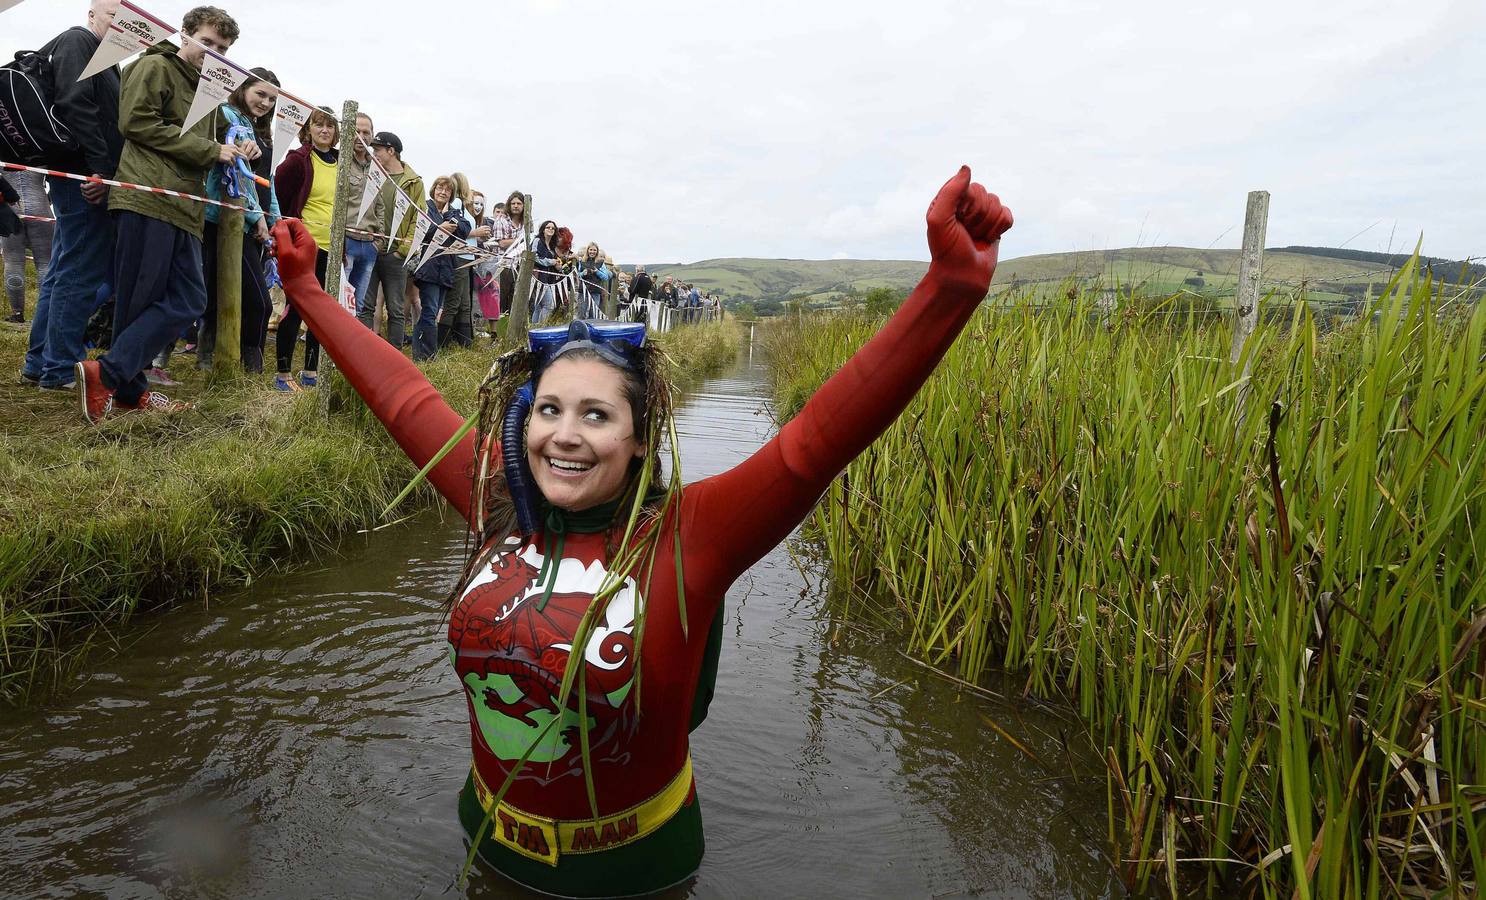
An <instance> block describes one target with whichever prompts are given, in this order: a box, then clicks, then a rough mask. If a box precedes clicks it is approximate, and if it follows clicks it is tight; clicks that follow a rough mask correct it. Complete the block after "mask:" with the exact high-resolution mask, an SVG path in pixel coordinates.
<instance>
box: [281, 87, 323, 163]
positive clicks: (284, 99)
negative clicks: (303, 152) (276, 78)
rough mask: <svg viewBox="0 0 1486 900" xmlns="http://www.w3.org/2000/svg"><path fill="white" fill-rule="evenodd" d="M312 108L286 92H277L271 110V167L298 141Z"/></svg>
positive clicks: (282, 158)
mask: <svg viewBox="0 0 1486 900" xmlns="http://www.w3.org/2000/svg"><path fill="white" fill-rule="evenodd" d="M313 108H314V107H313V106H311V105H310V104H309V103H306V102H305V101H303V100H301V99H299V98H298V97H296V96H294V95H293V94H291V93H289V92H288V91H279V100H278V103H276V104H275V105H274V108H273V167H274V170H275V171H277V170H278V168H279V163H281V162H283V161H284V157H286V156H288V155H289V151H290V150H293V149H294V146H295V144H296V143H298V141H299V130H300V129H301V128H303V127H304V123H306V122H308V121H309V120H310V111H311V110H312V109H313Z"/></svg>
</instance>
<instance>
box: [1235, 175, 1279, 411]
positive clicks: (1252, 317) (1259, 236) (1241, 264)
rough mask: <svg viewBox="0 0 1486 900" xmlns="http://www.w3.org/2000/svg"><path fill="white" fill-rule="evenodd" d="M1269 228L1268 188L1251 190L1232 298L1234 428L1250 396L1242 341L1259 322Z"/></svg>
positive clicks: (1248, 368) (1246, 362) (1246, 359)
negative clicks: (1237, 373) (1239, 366)
mask: <svg viewBox="0 0 1486 900" xmlns="http://www.w3.org/2000/svg"><path fill="white" fill-rule="evenodd" d="M1268 227H1269V191H1250V192H1249V204H1248V209H1247V210H1246V211H1245V213H1244V223H1243V252H1242V254H1241V255H1240V256H1239V260H1238V294H1237V296H1235V298H1234V310H1233V313H1234V317H1233V349H1232V350H1231V351H1230V352H1229V359H1230V361H1231V362H1232V363H1233V364H1234V365H1237V364H1238V362H1239V360H1240V359H1242V360H1243V372H1242V373H1241V375H1240V376H1239V377H1240V378H1241V379H1242V382H1243V383H1242V384H1240V385H1239V387H1238V391H1237V392H1235V397H1234V403H1235V404H1236V408H1237V410H1238V417H1237V419H1236V422H1237V425H1236V428H1237V430H1239V431H1241V430H1242V429H1243V425H1244V406H1245V404H1246V402H1247V400H1248V395H1249V370H1250V368H1251V360H1250V359H1248V358H1244V344H1246V343H1247V342H1248V340H1249V336H1250V335H1252V334H1253V333H1254V329H1255V328H1257V327H1258V325H1259V280H1260V278H1261V277H1262V276H1263V274H1264V239H1265V234H1266V231H1267V229H1268Z"/></svg>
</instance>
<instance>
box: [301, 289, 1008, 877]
mask: <svg viewBox="0 0 1486 900" xmlns="http://www.w3.org/2000/svg"><path fill="white" fill-rule="evenodd" d="M949 285H953V286H952V287H951V286H949ZM286 290H287V292H288V294H289V296H290V298H291V299H292V300H293V301H294V303H295V305H296V306H297V307H298V308H299V310H300V311H301V313H302V314H303V315H304V318H305V320H306V321H307V322H308V323H309V325H310V327H311V328H312V329H313V330H314V332H315V333H316V334H317V335H319V336H320V339H321V341H322V342H323V344H324V346H325V347H326V348H327V349H328V350H329V351H330V354H331V356H332V357H333V358H334V359H335V361H336V363H337V364H338V365H339V366H340V368H341V370H342V371H343V372H344V373H345V376H346V377H347V379H348V380H349V381H350V382H351V384H352V385H353V386H355V388H356V390H357V391H358V392H359V393H360V394H361V396H362V397H363V398H364V399H365V400H366V402H367V403H368V404H369V405H370V407H371V408H372V410H373V411H374V412H375V413H376V415H377V416H378V418H380V419H381V420H382V422H383V423H385V424H386V426H387V429H388V431H389V432H391V434H392V436H393V437H394V438H395V439H396V440H397V442H398V443H399V444H400V445H401V446H402V448H403V449H404V450H405V451H406V452H407V454H408V456H409V457H410V458H411V459H412V461H413V462H414V463H416V464H418V465H420V466H421V465H423V464H425V463H426V462H427V461H428V460H429V459H431V458H433V456H434V454H435V453H437V451H438V450H439V449H440V448H441V447H442V446H443V445H444V443H445V442H446V441H447V440H448V439H449V437H450V436H451V435H452V434H453V433H454V432H455V431H456V430H457V429H458V428H459V427H460V425H461V422H462V420H461V417H460V416H459V415H458V414H457V413H455V412H454V411H453V410H452V409H450V408H449V406H448V405H447V404H445V403H444V401H443V399H442V398H441V397H440V396H439V394H438V392H437V391H435V390H434V388H433V387H432V386H431V385H430V384H429V383H428V381H427V379H425V378H424V377H423V374H422V373H421V372H420V371H419V370H418V369H417V368H415V367H414V366H413V365H412V363H410V362H408V360H407V359H406V358H405V357H403V355H402V354H401V353H399V352H397V351H396V350H394V349H393V348H392V347H390V346H389V345H388V344H386V343H385V342H384V341H383V340H382V339H381V338H379V337H378V336H377V335H376V334H374V333H373V332H371V331H368V330H367V329H366V328H365V327H363V326H362V325H361V324H360V323H358V322H357V321H356V320H355V319H354V318H353V317H351V316H350V315H348V314H347V313H345V312H344V310H342V309H341V308H340V307H339V306H338V305H336V303H335V302H334V301H332V300H331V299H330V297H329V296H327V295H326V294H325V293H324V292H323V291H321V290H320V288H319V286H318V285H317V284H316V283H315V282H314V281H313V280H312V279H306V278H297V279H295V280H294V281H293V283H291V284H287V285H286ZM983 294H984V292H983V290H982V291H981V292H980V293H979V294H976V293H975V292H974V291H973V290H969V289H967V288H966V287H965V285H964V283H963V282H962V281H951V280H948V279H944V278H942V277H941V276H940V274H938V273H937V272H936V269H935V268H934V267H931V269H930V272H929V274H928V275H927V276H926V277H925V279H924V280H923V281H922V282H921V283H920V284H919V286H918V287H917V288H916V289H915V290H914V292H913V293H912V295H911V296H910V297H909V298H908V300H907V301H906V302H905V303H904V304H903V306H902V307H901V309H900V310H899V311H898V312H897V314H896V315H894V316H893V318H892V319H891V320H890V321H889V322H888V323H887V324H886V326H885V327H884V328H883V329H882V331H881V332H879V333H878V334H877V335H876V336H875V337H873V338H872V340H871V341H869V342H868V343H867V344H866V346H864V347H863V348H862V349H861V350H860V351H859V352H858V353H857V354H856V355H855V356H854V357H853V358H852V359H851V360H849V361H848V362H847V363H846V365H844V366H843V367H842V368H841V370H840V371H838V372H837V373H836V374H835V375H833V376H832V377H831V378H830V379H829V380H828V381H827V382H826V383H825V384H824V385H822V386H821V388H820V390H819V391H817V392H816V394H815V396H814V397H813V398H812V399H811V400H810V401H809V403H807V404H806V405H805V408H804V409H803V410H801V412H800V414H799V415H798V416H796V417H795V418H794V419H793V420H792V421H790V422H789V423H788V424H786V425H785V426H784V427H783V428H781V429H780V431H779V434H778V435H777V436H775V437H774V438H773V439H772V440H770V441H769V442H768V443H767V444H765V445H764V446H763V447H762V448H761V449H759V450H758V452H756V453H754V454H753V455H752V456H751V457H749V458H748V459H747V460H745V461H744V462H742V463H740V464H739V465H737V466H736V467H734V468H732V469H730V470H729V471H727V472H724V473H722V474H720V475H716V476H713V477H711V478H707V479H705V480H702V481H698V482H696V483H693V484H689V485H686V486H685V487H684V488H683V489H682V496H681V502H680V504H679V507H678V510H679V511H678V512H677V513H675V514H676V515H679V516H680V529H679V533H680V541H681V547H682V553H683V565H682V570H683V573H684V577H685V602H686V605H687V609H686V615H687V622H688V626H689V627H688V631H687V634H686V635H683V631H682V627H681V620H680V616H679V614H678V607H677V590H676V576H675V567H674V566H675V563H674V560H675V554H674V552H673V551H674V547H673V545H672V541H673V534H674V533H675V529H674V528H673V527H672V526H673V525H674V524H675V523H673V522H666V523H662V527H663V528H664V531H663V535H664V536H663V537H662V538H661V539H660V540H661V545H660V547H659V549H658V552H657V553H656V557H655V558H656V560H657V563H656V566H655V571H654V574H653V577H652V578H651V579H650V583H649V586H648V591H647V592H646V595H645V596H643V597H642V596H641V588H642V587H643V586H642V585H639V584H636V583H635V580H636V579H635V578H634V577H632V578H631V579H630V580H629V581H628V582H627V583H626V585H625V588H624V590H622V591H621V592H620V594H619V595H617V596H616V597H615V599H614V600H613V601H612V602H611V603H610V604H609V607H608V611H607V614H606V616H605V617H604V620H603V621H601V622H600V623H599V626H598V628H597V629H596V630H595V632H594V634H593V637H592V640H591V641H590V642H589V645H588V647H586V648H583V649H582V650H581V654H582V661H583V665H584V666H585V673H584V675H585V679H586V685H587V704H588V722H587V723H586V727H587V729H588V738H589V754H590V759H591V760H592V769H593V771H592V776H593V782H594V786H595V789H596V792H597V797H598V807H599V813H600V819H599V823H597V824H594V823H592V818H591V817H592V813H591V811H590V807H589V801H588V797H587V793H586V789H585V785H584V778H583V773H582V767H581V764H580V752H579V747H578V739H577V738H578V728H579V727H581V726H580V723H579V722H578V721H577V713H576V706H577V703H576V698H571V699H570V701H569V704H568V706H569V707H570V708H569V709H563V710H558V709H557V708H556V704H557V699H556V694H557V685H558V682H559V681H560V679H561V677H562V673H563V671H564V668H565V667H566V666H567V665H568V661H569V659H570V657H571V656H572V655H574V653H577V652H579V651H572V650H571V648H570V642H571V640H572V636H573V633H574V630H575V629H576V627H577V625H578V621H579V619H580V618H581V617H582V615H583V613H584V611H585V610H586V609H587V608H588V605H589V603H590V602H591V600H592V597H593V593H594V591H595V590H597V588H598V587H599V584H600V582H602V581H603V577H604V572H605V563H606V560H605V549H604V548H605V535H604V534H601V533H599V534H593V533H589V534H584V533H567V534H565V535H563V537H562V540H561V542H559V541H558V540H557V539H556V536H554V535H552V534H549V533H547V532H545V531H544V532H542V533H539V534H537V535H535V536H534V538H533V539H531V540H530V541H523V540H521V539H520V538H511V539H508V540H507V541H505V542H503V545H502V546H503V549H502V550H501V552H498V553H496V554H495V555H494V557H493V558H492V561H491V562H490V563H489V564H487V565H485V566H483V567H482V568H481V569H480V570H478V571H477V572H476V573H475V574H474V577H473V578H472V579H471V581H470V583H469V584H468V585H467V586H466V588H465V593H464V595H463V597H462V599H461V600H460V601H459V602H458V603H457V604H456V606H455V608H454V610H453V612H452V614H451V617H450V626H449V642H450V645H451V648H452V657H453V662H454V668H455V671H456V672H457V673H458V676H459V679H460V681H461V683H462V684H463V687H464V690H465V696H466V699H467V701H468V703H469V709H470V743H471V747H472V750H473V755H474V769H473V775H472V779H471V782H470V784H468V785H467V786H466V790H465V792H464V794H463V795H462V797H461V804H460V811H461V817H462V818H463V820H464V822H465V824H466V826H467V827H468V828H469V829H470V830H471V831H472V832H473V830H474V829H475V828H477V827H478V826H479V824H480V823H481V821H482V819H483V818H484V816H485V810H484V809H483V808H482V806H481V804H480V800H479V797H478V794H479V793H480V790H481V789H477V787H476V782H479V783H480V785H481V786H482V788H485V789H488V790H490V791H494V790H498V789H499V787H500V785H502V784H503V783H505V781H506V779H507V775H508V773H509V772H510V771H511V769H512V768H513V766H514V765H515V761H516V760H517V759H518V758H519V757H520V756H521V755H522V753H524V752H525V751H526V750H527V748H528V747H530V746H531V745H532V741H533V739H534V738H535V737H537V736H538V735H540V734H542V733H543V729H545V728H546V727H547V726H548V724H549V723H550V722H551V721H552V719H553V718H554V717H558V716H562V717H564V719H565V721H563V722H560V723H558V724H557V725H555V726H553V728H552V729H551V730H550V731H548V732H547V738H546V739H544V740H543V741H542V742H541V743H540V744H539V745H538V747H539V750H538V752H536V753H535V754H534V755H533V756H532V758H531V760H530V762H529V763H528V765H527V766H526V767H525V768H523V769H522V770H521V772H520V773H519V775H518V777H517V778H516V780H515V781H514V782H513V783H512V784H511V787H510V788H509V791H508V793H507V794H506V796H505V802H506V803H508V804H509V805H510V806H511V807H513V808H514V809H516V810H519V811H521V812H523V813H525V814H530V815H531V816H533V817H544V818H547V819H551V820H556V821H559V822H570V821H575V820H589V822H590V827H589V828H567V830H566V831H565V832H563V833H559V832H558V831H555V830H554V831H544V830H543V829H541V828H539V827H537V826H535V825H529V824H528V823H526V822H524V821H522V820H521V817H520V816H514V815H512V816H506V815H497V816H496V817H495V821H494V823H493V828H494V831H495V832H496V834H495V836H494V837H486V839H485V840H484V841H483V842H482V844H481V848H480V849H481V853H482V855H484V856H485V858H486V859H487V861H489V862H490V863H491V864H492V865H494V866H495V867H496V868H497V869H499V870H500V871H501V872H502V873H504V874H506V875H508V876H509V877H511V878H513V879H514V880H516V881H518V882H521V883H523V884H525V885H527V886H529V887H532V888H536V889H538V890H541V891H545V892H548V893H553V894H559V895H567V896H600V895H602V896H616V895H625V894H641V893H646V892H649V891H654V890H658V889H660V888H663V887H666V886H667V885H670V884H673V883H675V882H677V881H680V880H682V879H684V878H686V877H687V876H689V875H690V874H691V873H692V872H694V871H695V870H696V867H697V865H698V863H699V862H700V860H701V856H702V847H703V842H702V825H701V815H700V810H699V807H698V803H697V800H696V792H695V789H694V787H692V785H691V784H690V777H689V775H690V769H689V741H688V734H689V731H690V725H691V720H692V712H693V701H694V698H695V697H696V696H697V685H698V682H699V680H702V679H703V677H704V676H703V675H702V670H703V667H704V660H705V659H706V657H707V644H708V637H709V634H713V630H712V625H713V624H714V620H715V619H716V617H718V616H719V615H720V610H721V607H722V601H723V596H724V594H725V593H726V591H727V589H728V587H729V586H730V585H731V584H732V583H733V581H734V580H735V579H736V578H737V577H738V576H739V575H741V574H742V573H743V572H744V571H745V570H746V569H748V567H749V566H751V565H753V564H754V563H755V562H756V561H758V560H759V559H760V558H761V557H763V555H764V554H765V553H766V552H768V551H769V549H770V548H772V547H773V546H774V545H776V544H777V543H779V542H780V541H781V540H783V539H784V538H785V537H786V536H787V535H788V534H789V533H790V532H791V531H792V530H793V529H794V528H795V526H797V525H798V524H799V523H800V522H801V520H802V519H804V517H805V516H806V515H807V514H808V513H809V511H810V509H811V508H812V507H813V506H814V504H815V502H816V500H817V499H818V498H819V497H820V496H821V494H822V493H823V492H824V490H825V489H826V487H827V486H828V485H829V483H830V481H831V479H833V478H834V477H836V475H837V474H838V473H839V472H840V471H841V470H842V469H843V468H844V467H845V466H846V464H847V463H848V462H850V461H851V459H852V458H853V457H855V456H856V455H857V454H858V453H860V452H861V451H862V450H863V449H864V448H866V446H867V445H868V444H869V443H871V441H872V440H873V439H875V438H876V437H877V435H878V434H880V433H881V432H882V431H883V430H884V429H885V428H886V427H887V426H888V425H889V424H891V423H892V421H893V420H894V419H895V418H896V417H897V416H898V414H899V413H900V412H901V411H902V410H903V408H904V407H905V406H906V405H907V403H908V401H909V400H910V399H911V398H912V397H913V395H914V393H915V392H916V391H917V390H918V388H919V387H920V385H922V384H923V382H924V380H925V379H926V378H927V377H928V375H929V373H930V372H931V371H932V370H933V368H934V366H935V365H937V364H938V362H939V359H940V358H941V357H942V356H943V354H944V352H945V351H946V350H947V349H948V348H949V346H950V344H951V343H952V342H953V341H954V339H955V336H956V335H958V334H959V332H960V330H961V329H962V328H963V327H964V324H965V322H966V320H967V319H968V318H969V316H970V315H971V313H972V312H973V311H974V309H975V307H976V305H977V304H978V302H979V301H980V299H981V297H982V296H983ZM473 453H474V438H473V437H469V438H467V439H466V440H465V441H464V443H463V444H461V445H460V446H459V447H458V448H457V449H456V450H455V451H454V452H452V453H450V454H449V455H448V456H447V457H445V459H444V460H443V461H442V462H440V464H439V465H438V466H437V467H436V468H435V469H434V470H433V471H432V473H431V476H430V478H431V481H432V483H433V484H434V486H435V487H436V488H437V489H438V490H439V492H440V493H441V494H442V495H443V496H444V497H445V499H447V500H448V501H449V503H450V504H452V505H453V506H454V507H455V508H456V509H458V511H459V512H460V514H461V515H463V516H464V517H465V519H466V521H469V520H470V518H471V517H470V509H469V505H470V499H471V474H470V473H471V470H472V466H471V460H472V459H473ZM558 546H560V547H561V558H560V559H558V560H553V561H552V564H555V565H557V566H558V567H559V568H558V571H557V575H556V582H555V587H554V588H553V590H552V592H551V595H550V598H547V599H546V601H545V603H543V602H542V599H543V595H544V593H545V591H543V590H539V589H538V588H537V575H538V572H539V571H540V570H541V569H542V568H543V564H544V563H546V562H547V560H546V554H547V553H549V552H551V551H552V550H553V549H554V548H556V547H558ZM544 587H545V582H544ZM642 603H643V604H645V608H646V612H647V616H648V619H647V621H646V624H645V633H644V639H643V646H640V647H636V646H635V645H634V637H635V636H634V633H633V626H634V611H635V609H636V606H637V604H642ZM637 667H639V668H641V669H643V672H644V674H643V678H642V679H641V683H642V689H641V690H640V691H639V697H638V699H637V698H636V696H635V692H634V691H633V690H632V689H631V688H632V686H633V684H634V676H635V673H636V668H637ZM678 785H679V786H678ZM658 795H668V796H670V797H672V798H675V797H678V796H679V797H680V798H681V799H680V801H679V810H678V811H675V812H674V813H671V814H670V815H669V817H668V818H666V819H665V820H664V822H663V823H661V824H657V823H656V822H655V821H651V822H650V823H649V825H648V826H647V823H646V821H645V816H644V815H643V814H642V813H644V812H645V810H646V809H647V807H646V802H647V801H651V800H652V798H656V797H657V796H658ZM672 805H675V804H672ZM656 808H657V807H656V804H655V803H654V802H652V803H651V804H650V806H649V807H648V810H649V812H650V813H651V814H652V819H653V813H654V810H655V809H656ZM667 808H669V807H667ZM635 810H639V812H634V811H635ZM647 827H648V828H652V829H653V830H649V831H648V833H644V834H643V836H638V837H637V835H638V834H639V833H640V832H645V831H646V829H647ZM554 836H556V837H558V839H559V841H565V843H564V844H563V845H561V846H559V847H557V848H556V853H555V854H554V853H553V848H552V847H551V846H549V844H550V842H551V840H552V838H553V837H554ZM502 838H504V839H502ZM538 857H542V858H538ZM554 857H555V861H554Z"/></svg>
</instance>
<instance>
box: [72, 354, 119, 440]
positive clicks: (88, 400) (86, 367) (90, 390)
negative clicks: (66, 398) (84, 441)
mask: <svg viewBox="0 0 1486 900" xmlns="http://www.w3.org/2000/svg"><path fill="white" fill-rule="evenodd" d="M73 370H74V371H75V372H76V373H77V376H76V378H77V400H78V403H79V405H81V406H82V410H83V418H84V419H85V420H86V421H87V423H88V424H89V425H97V424H98V423H99V422H101V421H103V417H104V416H106V415H108V414H109V413H110V412H112V411H113V408H114V392H113V391H112V390H111V389H109V388H106V387H104V386H103V378H102V376H101V375H100V374H99V371H98V361H97V360H96V359H85V360H83V361H82V362H80V363H78V364H77V365H76V366H75V367H74V368H73Z"/></svg>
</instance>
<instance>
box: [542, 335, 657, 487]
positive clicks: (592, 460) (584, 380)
mask: <svg viewBox="0 0 1486 900" xmlns="http://www.w3.org/2000/svg"><path fill="white" fill-rule="evenodd" d="M644 455H645V445H644V444H643V443H641V442H640V440H639V439H638V437H637V436H636V434H635V422H634V414H633V413H632V412H631V410H630V401H629V398H628V397H626V396H625V391H624V375H623V374H622V373H621V372H620V371H619V370H618V369H616V368H614V367H613V366H611V365H609V364H607V363H604V362H600V361H599V360H597V359H592V358H576V359H575V358H566V357H564V358H559V359H558V360H557V361H556V362H554V363H552V365H550V366H548V367H547V370H546V371H545V372H543V373H542V378H541V380H540V381H539V382H538V383H537V389H536V399H535V400H534V401H533V402H532V407H531V420H530V421H529V422H528V423H527V426H526V461H527V464H528V465H530V466H531V470H532V474H533V475H534V476H535V477H536V482H537V487H538V488H539V489H541V491H542V496H544V497H546V498H547V502H548V503H551V504H552V505H553V506H558V507H561V508H563V509H566V510H574V511H576V510H584V509H589V508H591V507H594V506H598V505H599V504H602V503H607V502H608V501H610V500H613V499H615V498H616V497H618V496H619V494H620V492H621V491H623V490H624V481H625V478H626V477H627V476H628V474H629V467H630V461H631V460H633V459H636V458H642V457H644Z"/></svg>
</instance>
